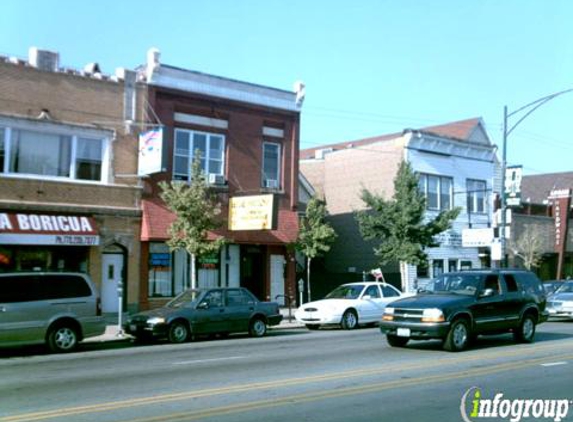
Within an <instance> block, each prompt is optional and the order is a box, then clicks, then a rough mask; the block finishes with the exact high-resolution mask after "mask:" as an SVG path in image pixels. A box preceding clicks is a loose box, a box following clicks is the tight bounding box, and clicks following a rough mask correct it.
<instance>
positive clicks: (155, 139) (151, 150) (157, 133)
mask: <svg viewBox="0 0 573 422" xmlns="http://www.w3.org/2000/svg"><path fill="white" fill-rule="evenodd" d="M162 147H163V128H162V127H158V128H155V129H151V130H148V131H147V132H143V133H141V134H140V135H139V162H138V167H137V175H138V176H146V175H148V174H153V173H159V172H161V170H162V168H161V164H162V156H163V154H162V151H163V148H162Z"/></svg>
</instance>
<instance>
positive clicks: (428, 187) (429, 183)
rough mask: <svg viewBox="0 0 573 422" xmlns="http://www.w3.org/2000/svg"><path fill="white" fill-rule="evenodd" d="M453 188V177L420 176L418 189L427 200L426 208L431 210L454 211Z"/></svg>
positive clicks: (422, 174)
mask: <svg viewBox="0 0 573 422" xmlns="http://www.w3.org/2000/svg"><path fill="white" fill-rule="evenodd" d="M453 186H454V181H453V179H452V178H451V177H446V176H436V175H432V174H424V173H421V174H419V175H418V188H419V189H420V192H421V193H422V194H423V195H424V197H425V198H426V208H427V209H429V210H438V211H443V210H450V209H452V206H453V200H452V197H453Z"/></svg>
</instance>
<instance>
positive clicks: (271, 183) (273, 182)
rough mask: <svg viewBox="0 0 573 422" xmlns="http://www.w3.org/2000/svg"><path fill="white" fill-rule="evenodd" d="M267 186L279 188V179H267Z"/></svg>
mask: <svg viewBox="0 0 573 422" xmlns="http://www.w3.org/2000/svg"><path fill="white" fill-rule="evenodd" d="M265 188H268V189H278V188H279V181H278V180H273V179H267V180H265Z"/></svg>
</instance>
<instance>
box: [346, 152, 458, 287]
mask: <svg viewBox="0 0 573 422" xmlns="http://www.w3.org/2000/svg"><path fill="white" fill-rule="evenodd" d="M361 197H362V200H363V201H364V203H365V204H366V209H365V210H363V211H358V212H357V213H356V219H357V221H358V225H359V227H360V232H361V234H362V237H363V238H364V239H365V240H376V241H379V242H380V243H379V244H378V246H376V247H375V248H374V253H375V255H376V256H377V257H378V259H379V262H380V264H381V265H384V264H387V263H388V262H391V261H393V262H396V261H398V262H399V263H400V273H401V276H402V286H407V273H406V268H407V264H412V265H419V264H421V263H423V262H425V261H426V259H427V256H426V253H425V252H424V249H425V248H428V247H435V246H438V244H437V243H436V240H435V238H434V237H435V236H436V235H437V234H439V233H441V232H443V231H444V230H447V229H449V228H450V227H451V225H452V222H453V220H455V219H456V217H457V216H458V215H459V213H460V209H459V208H454V209H451V210H446V211H442V212H440V213H439V214H438V215H437V216H436V217H435V218H433V219H429V218H428V217H427V215H426V198H425V197H424V195H423V193H422V192H420V190H419V188H418V177H417V175H416V174H415V173H414V172H413V170H412V168H411V166H410V164H408V163H406V162H405V161H402V163H400V167H399V169H398V173H397V174H396V177H395V179H394V195H393V197H392V199H384V198H383V197H382V196H378V195H375V194H373V193H372V192H370V191H368V190H367V189H362V195H361Z"/></svg>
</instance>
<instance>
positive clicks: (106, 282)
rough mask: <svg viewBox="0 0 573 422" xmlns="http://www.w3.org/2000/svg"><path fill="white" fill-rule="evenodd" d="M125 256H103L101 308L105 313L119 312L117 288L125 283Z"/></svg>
mask: <svg viewBox="0 0 573 422" xmlns="http://www.w3.org/2000/svg"><path fill="white" fill-rule="evenodd" d="M123 260H124V258H123V254H115V253H114V254H103V255H102V284H101V307H102V311H103V312H104V313H117V312H118V311H119V293H118V291H117V288H118V287H119V286H120V284H121V285H122V287H123V288H124V289H125V287H126V286H125V285H124V283H123Z"/></svg>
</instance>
